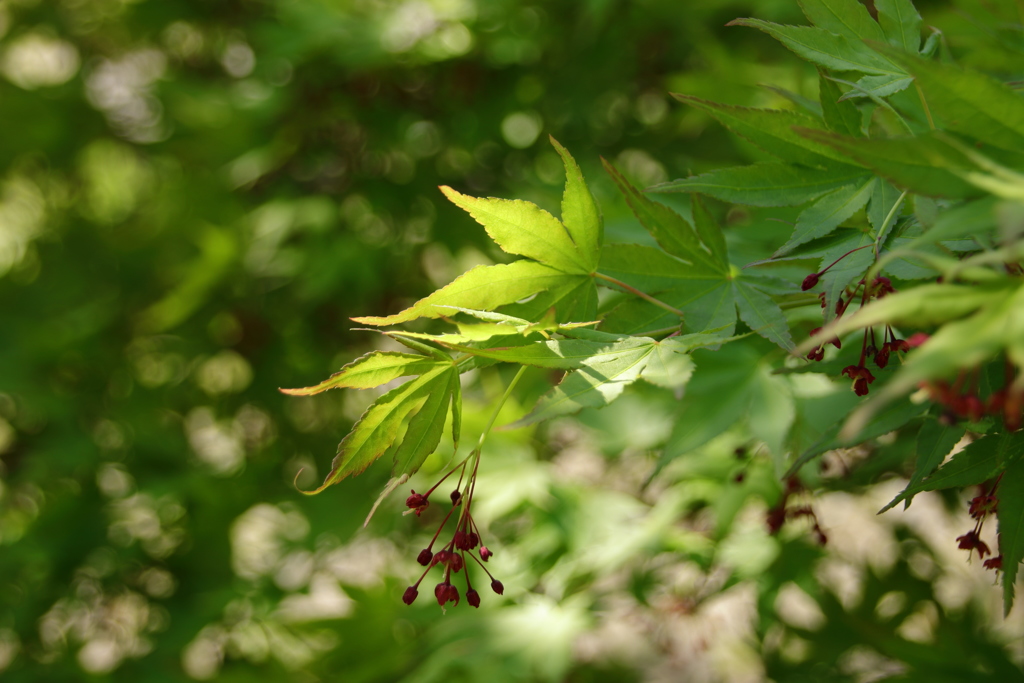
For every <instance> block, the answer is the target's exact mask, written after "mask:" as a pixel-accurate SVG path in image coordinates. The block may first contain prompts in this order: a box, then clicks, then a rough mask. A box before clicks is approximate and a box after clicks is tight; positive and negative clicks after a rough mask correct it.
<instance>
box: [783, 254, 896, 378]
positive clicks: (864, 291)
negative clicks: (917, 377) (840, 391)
mask: <svg viewBox="0 0 1024 683" xmlns="http://www.w3.org/2000/svg"><path fill="white" fill-rule="evenodd" d="M868 246H870V245H868ZM858 248H859V249H864V248H865V247H858ZM854 251H857V249H854V250H852V251H849V252H847V253H846V254H843V255H842V256H840V257H839V258H838V259H836V260H835V261H834V262H833V263H832V264H831V265H829V266H828V268H825V269H824V270H822V271H821V272H818V273H811V274H810V275H808V276H807V277H806V278H804V281H803V285H802V289H803V290H804V291H807V290H808V289H810V288H811V287H814V286H815V285H816V284H818V280H819V279H820V278H821V276H822V275H824V274H825V273H826V272H828V269H829V268H831V267H832V266H834V265H836V263H839V261H841V260H843V259H844V258H846V257H847V256H849V255H850V254H852V253H853V252H854ZM895 291H896V290H895V288H893V286H892V281H891V280H889V278H887V277H876V278H874V279H873V280H872V281H871V283H870V284H868V283H867V281H866V280H861V281H860V282H858V283H857V285H856V286H855V287H854V288H853V289H852V290H849V289H847V291H845V292H843V294H844V295H845V298H844V296H840V297H839V298H838V299H837V300H836V318H841V317H842V316H843V314H844V313H846V309H847V308H848V307H849V305H850V302H851V301H853V299H854V298H855V297H856V296H857V293H858V292H860V296H861V306H863V305H864V304H866V303H867V302H868V301H870V300H871V299H881V298H882V297H883V296H885V295H886V294H892V293H894V292H895ZM819 298H820V299H821V307H822V308H824V307H825V294H824V292H823V293H821V294H820V295H819ZM820 331H821V328H820V327H816V328H814V329H813V330H811V336H812V337H813V336H814V335H815V334H817V333H818V332H820ZM869 340H870V341H869ZM825 343H826V344H832V345H833V346H835V347H836V348H837V349H839V348H842V343H841V342H840V341H839V339H838V337H833V338H832V339H831V340H829V341H827V342H825ZM913 346H914V344H912V343H911V342H910V341H909V340H904V339H897V338H896V335H895V334H894V333H893V331H892V328H891V327H890V326H888V325H886V326H885V332H884V334H883V337H882V344H881V346H878V345H877V342H876V339H875V330H874V328H873V327H872V328H866V329H865V330H864V341H863V343H862V344H861V350H860V360H859V361H858V363H857V364H856V365H848V366H846V367H845V368H843V373H842V374H844V375H846V376H847V377H849V378H850V379H852V380H853V391H854V393H856V394H857V395H858V396H865V395H867V393H868V391H869V386H868V385H870V384H871V383H872V382H874V381H875V376H874V375H873V374H871V371H870V370H868V367H867V359H868V358H869V357H870V358H871V359H872V360H873V361H874V363H875V365H876V366H877V367H879V368H884V367H885V366H887V365H888V364H889V356H890V355H891V354H892V353H894V352H897V353H898V352H903V353H906V352H907V351H909V350H910V349H911V348H912V347H913ZM807 358H809V359H810V360H813V361H820V360H822V359H824V358H825V345H824V344H821V345H820V346H817V347H815V348H814V349H812V350H811V352H810V353H808V354H807Z"/></svg>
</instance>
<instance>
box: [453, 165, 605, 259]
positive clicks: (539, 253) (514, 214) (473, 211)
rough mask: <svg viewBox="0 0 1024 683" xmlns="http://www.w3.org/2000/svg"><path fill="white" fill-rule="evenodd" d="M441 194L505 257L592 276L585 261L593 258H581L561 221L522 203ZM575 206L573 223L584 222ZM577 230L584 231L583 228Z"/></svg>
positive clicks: (513, 200)
mask: <svg viewBox="0 0 1024 683" xmlns="http://www.w3.org/2000/svg"><path fill="white" fill-rule="evenodd" d="M581 180H582V179H581ZM441 191H442V192H443V193H444V194H445V196H446V197H448V199H449V200H451V202H452V203H453V204H455V205H456V206H458V207H459V208H461V209H464V210H465V211H467V212H468V213H469V215H470V216H472V217H473V218H474V219H475V220H476V222H478V223H479V224H480V225H482V226H484V229H485V230H487V234H488V235H490V237H491V239H493V240H494V241H495V243H496V244H497V245H498V246H499V247H501V248H502V249H503V250H505V251H507V252H508V253H510V254H518V255H519V256H526V257H527V258H532V259H534V260H536V261H539V262H540V263H543V264H546V265H549V266H551V267H552V268H557V269H558V270H561V271H563V272H565V273H580V274H587V273H590V272H591V270H592V268H591V267H589V264H588V261H591V260H593V256H594V255H593V254H588V256H587V257H584V255H583V253H582V251H581V250H580V249H578V248H577V247H576V245H575V244H574V243H573V241H572V238H571V237H569V233H568V231H567V230H566V227H565V226H564V225H562V223H561V221H559V220H558V219H557V218H555V217H554V216H552V215H551V214H550V213H548V212H547V211H545V210H544V209H542V208H540V207H539V206H537V205H536V204H533V203H531V202H526V201H523V200H521V199H495V198H493V197H489V198H486V199H482V198H478V197H469V196H467V195H464V194H460V193H458V192H456V191H455V190H453V189H452V188H450V187H448V186H446V185H444V186H442V187H441ZM567 191H568V185H567ZM574 194H575V193H574ZM576 198H577V199H579V198H578V197H576ZM574 206H575V208H576V209H577V210H579V211H578V212H577V213H578V214H579V215H574V219H579V220H585V219H584V218H583V216H582V208H581V207H580V206H577V205H574ZM577 227H580V228H581V229H583V227H584V226H577ZM581 237H582V236H581Z"/></svg>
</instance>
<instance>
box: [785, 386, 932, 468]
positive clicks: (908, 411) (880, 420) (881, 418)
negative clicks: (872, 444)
mask: <svg viewBox="0 0 1024 683" xmlns="http://www.w3.org/2000/svg"><path fill="white" fill-rule="evenodd" d="M926 410H928V408H927V406H924V405H921V404H918V403H911V402H910V401H907V400H904V401H902V402H901V403H900V404H898V405H896V406H894V407H892V408H890V409H889V410H886V411H885V412H884V413H880V414H877V415H874V416H872V419H871V420H869V421H867V422H865V423H864V424H863V425H861V426H860V429H859V430H858V431H857V433H856V434H851V435H846V434H843V433H841V432H840V426H841V423H839V422H836V423H833V424H832V425H830V426H829V428H828V429H826V430H825V432H824V434H823V435H822V437H821V439H820V440H819V441H818V442H817V443H815V444H814V445H813V446H811V447H810V448H808V449H807V450H806V451H804V452H803V453H801V454H800V457H799V458H797V459H796V461H795V462H794V463H793V464H792V465H790V467H789V470H788V471H787V472H786V474H785V476H787V477H790V476H792V475H794V474H796V473H797V472H799V471H800V468H801V467H803V466H804V465H806V464H807V463H808V462H810V461H811V460H812V459H814V458H815V457H817V456H819V455H821V454H822V453H824V452H825V451H830V450H833V449H835V448H848V447H849V446H852V445H854V444H855V443H862V442H864V441H867V440H868V439H874V438H875V437H879V436H881V435H883V434H888V433H889V432H891V431H894V430H896V429H899V428H900V427H902V426H903V425H905V424H907V423H908V422H910V421H911V420H914V419H917V418H918V417H920V416H921V415H923V414H924V413H925V411H926Z"/></svg>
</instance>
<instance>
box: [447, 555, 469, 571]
mask: <svg viewBox="0 0 1024 683" xmlns="http://www.w3.org/2000/svg"><path fill="white" fill-rule="evenodd" d="M465 564H466V563H465V560H463V559H462V555H459V554H458V553H455V554H453V555H452V559H451V560H449V561H448V565H449V566H450V567H451V568H452V571H453V572H459V571H462V568H463V567H464V566H465Z"/></svg>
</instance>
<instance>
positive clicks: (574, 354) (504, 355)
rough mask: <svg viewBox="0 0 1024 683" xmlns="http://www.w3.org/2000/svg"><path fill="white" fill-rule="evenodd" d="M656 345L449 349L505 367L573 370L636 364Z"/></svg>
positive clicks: (558, 342) (565, 342)
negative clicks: (507, 365)
mask: <svg viewBox="0 0 1024 683" xmlns="http://www.w3.org/2000/svg"><path fill="white" fill-rule="evenodd" d="M654 344H657V342H655V341H654V340H653V339H650V338H647V337H631V336H627V335H618V336H616V337H614V341H609V340H600V341H599V340H594V339H548V340H544V341H539V342H534V343H532V344H527V345H525V346H516V347H507V348H505V347H497V348H472V347H468V346H458V345H452V348H453V349H455V350H457V351H462V352H463V353H469V354H472V355H474V356H483V357H484V358H492V359H494V360H498V361H502V362H506V363H519V364H520V365H533V366H536V367H541V368H555V369H559V370H574V369H577V368H581V367H584V366H586V365H592V364H595V363H596V364H616V363H619V362H620V361H623V359H624V361H623V362H626V363H632V362H638V361H639V360H642V359H644V358H646V357H647V356H648V355H649V354H650V353H651V350H652V348H653V345H654Z"/></svg>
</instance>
